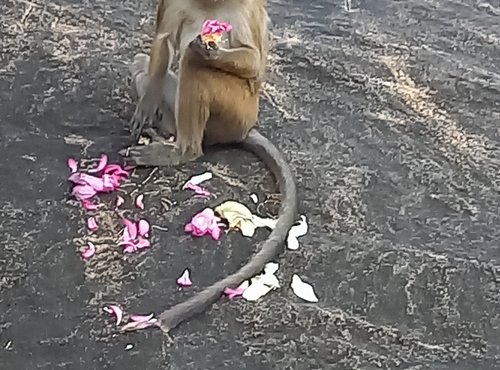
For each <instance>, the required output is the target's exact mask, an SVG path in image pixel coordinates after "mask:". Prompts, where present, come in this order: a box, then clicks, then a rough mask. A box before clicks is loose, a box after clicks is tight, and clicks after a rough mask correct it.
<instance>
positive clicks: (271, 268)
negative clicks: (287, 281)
mask: <svg viewBox="0 0 500 370" xmlns="http://www.w3.org/2000/svg"><path fill="white" fill-rule="evenodd" d="M279 267H280V265H279V263H276V262H269V263H266V265H265V266H264V274H270V275H272V274H274V273H275V272H276V271H278V268H279Z"/></svg>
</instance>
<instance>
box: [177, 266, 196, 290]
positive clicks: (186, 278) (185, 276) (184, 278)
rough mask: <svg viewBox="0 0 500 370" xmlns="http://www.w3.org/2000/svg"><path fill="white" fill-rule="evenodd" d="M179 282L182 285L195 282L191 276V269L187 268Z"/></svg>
mask: <svg viewBox="0 0 500 370" xmlns="http://www.w3.org/2000/svg"><path fill="white" fill-rule="evenodd" d="M177 284H178V285H180V286H191V285H193V282H192V281H191V279H190V278H189V270H188V269H185V270H184V272H183V273H182V275H181V276H180V277H179V278H178V279H177Z"/></svg>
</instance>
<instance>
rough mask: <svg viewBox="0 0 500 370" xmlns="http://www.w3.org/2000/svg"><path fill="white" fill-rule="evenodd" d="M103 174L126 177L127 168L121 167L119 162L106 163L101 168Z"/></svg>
mask: <svg viewBox="0 0 500 370" xmlns="http://www.w3.org/2000/svg"><path fill="white" fill-rule="evenodd" d="M102 172H103V174H107V175H114V176H117V177H128V176H129V168H125V169H124V168H122V166H120V165H119V164H108V165H107V166H106V167H104V169H103V170H102Z"/></svg>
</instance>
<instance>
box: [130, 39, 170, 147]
mask: <svg viewBox="0 0 500 370" xmlns="http://www.w3.org/2000/svg"><path fill="white" fill-rule="evenodd" d="M173 52H174V50H173V46H172V42H171V41H170V35H169V34H159V35H157V36H156V37H155V39H154V41H153V43H152V45H151V54H150V60H149V66H148V73H147V76H148V78H147V82H145V83H144V94H143V95H142V96H141V97H140V99H139V103H138V104H137V107H136V109H135V112H134V115H133V117H132V120H131V122H130V123H131V127H130V131H131V134H132V137H134V138H135V139H137V138H138V137H139V135H140V134H141V132H142V130H143V128H144V127H145V126H150V125H152V124H153V123H155V122H158V121H160V120H161V119H162V116H163V112H164V109H163V107H164V105H163V103H164V102H163V100H164V92H163V89H164V85H165V79H166V76H167V72H168V71H169V70H170V65H171V64H172V57H173Z"/></svg>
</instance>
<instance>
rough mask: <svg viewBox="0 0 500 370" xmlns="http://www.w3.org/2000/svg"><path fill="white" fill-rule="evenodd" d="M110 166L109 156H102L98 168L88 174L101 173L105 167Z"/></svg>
mask: <svg viewBox="0 0 500 370" xmlns="http://www.w3.org/2000/svg"><path fill="white" fill-rule="evenodd" d="M107 164H108V156H107V155H106V154H101V159H100V160H99V164H98V165H97V167H96V168H94V169H90V170H88V171H87V172H88V173H96V172H101V171H102V170H103V169H104V167H106V165H107Z"/></svg>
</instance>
